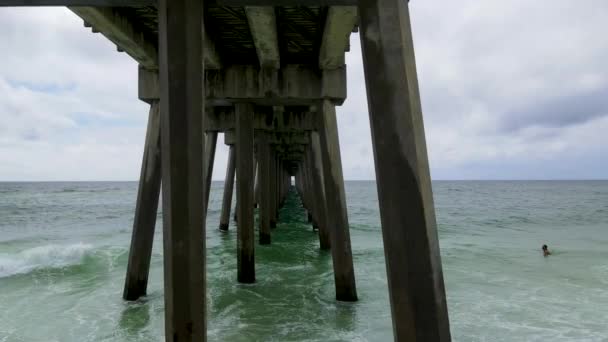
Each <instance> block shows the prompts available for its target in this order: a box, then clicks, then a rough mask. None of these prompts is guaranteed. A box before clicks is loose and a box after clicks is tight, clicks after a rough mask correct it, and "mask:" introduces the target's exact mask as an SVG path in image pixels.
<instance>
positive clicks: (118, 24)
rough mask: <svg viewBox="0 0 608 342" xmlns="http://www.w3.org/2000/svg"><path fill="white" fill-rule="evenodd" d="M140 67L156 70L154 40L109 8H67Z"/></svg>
mask: <svg viewBox="0 0 608 342" xmlns="http://www.w3.org/2000/svg"><path fill="white" fill-rule="evenodd" d="M69 9H70V10H71V11H72V12H74V13H76V14H77V15H78V16H79V17H81V18H82V19H83V20H84V21H85V22H86V23H88V24H89V25H91V26H92V27H94V29H96V30H98V32H101V33H102V34H103V35H104V36H105V37H106V38H108V40H110V41H111V42H113V43H114V44H116V45H117V46H119V47H120V49H121V50H123V51H125V52H126V53H127V54H129V56H131V57H132V58H133V59H134V60H136V61H137V62H138V63H139V64H140V65H142V66H144V67H146V68H151V69H156V68H157V67H158V54H157V52H156V43H155V42H154V40H153V39H154V38H153V37H151V36H148V35H146V34H145V33H144V32H142V31H140V30H139V29H138V28H137V27H136V26H134V25H133V23H131V22H130V21H129V19H128V18H127V17H125V16H124V15H122V14H121V13H119V12H118V11H117V10H116V9H114V8H110V7H105V8H104V7H69Z"/></svg>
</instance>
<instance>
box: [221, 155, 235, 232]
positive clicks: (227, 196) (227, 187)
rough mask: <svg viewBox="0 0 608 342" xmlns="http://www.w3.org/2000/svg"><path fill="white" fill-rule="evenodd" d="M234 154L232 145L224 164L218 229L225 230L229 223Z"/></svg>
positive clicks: (232, 189)
mask: <svg viewBox="0 0 608 342" xmlns="http://www.w3.org/2000/svg"><path fill="white" fill-rule="evenodd" d="M235 159H236V154H235V151H234V146H230V148H229V150H228V165H227V166H226V179H225V181H224V197H223V200H222V214H221V217H220V230H223V231H227V230H228V226H229V225H230V209H231V206H232V192H233V191H234V172H235V170H236V165H235Z"/></svg>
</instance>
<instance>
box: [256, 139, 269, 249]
mask: <svg viewBox="0 0 608 342" xmlns="http://www.w3.org/2000/svg"><path fill="white" fill-rule="evenodd" d="M270 158H271V156H270V145H269V144H268V136H267V135H266V134H264V133H262V134H259V135H258V163H259V164H258V165H259V170H258V171H259V173H258V174H259V176H260V177H259V180H260V220H259V222H260V228H259V235H260V236H259V242H260V245H267V244H270V217H271V208H270V201H271V198H270V196H271V193H270V182H271V181H272V180H271V178H270V167H271V165H270Z"/></svg>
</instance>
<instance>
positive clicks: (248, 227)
mask: <svg viewBox="0 0 608 342" xmlns="http://www.w3.org/2000/svg"><path fill="white" fill-rule="evenodd" d="M235 111H236V113H235V115H236V138H237V141H236V174H237V176H236V197H237V203H238V205H237V210H236V211H237V213H238V215H237V217H238V221H237V235H238V237H237V279H238V282H239V283H254V282H255V254H254V251H255V243H254V240H255V237H254V235H255V234H254V229H253V228H254V226H253V115H252V113H253V106H252V105H250V104H246V103H240V104H237V105H236V106H235Z"/></svg>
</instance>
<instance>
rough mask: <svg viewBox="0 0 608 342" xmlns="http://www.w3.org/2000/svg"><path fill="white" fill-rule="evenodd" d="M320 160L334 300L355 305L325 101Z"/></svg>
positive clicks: (332, 125)
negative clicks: (329, 231)
mask: <svg viewBox="0 0 608 342" xmlns="http://www.w3.org/2000/svg"><path fill="white" fill-rule="evenodd" d="M319 110H320V114H321V115H320V117H319V121H320V130H319V136H320V141H321V156H322V160H323V179H324V183H325V192H326V193H327V194H331V196H329V195H328V196H327V198H326V200H327V213H328V215H327V226H328V227H330V229H331V234H330V236H331V251H332V257H333V265H334V279H335V282H336V299H337V300H340V301H356V300H357V288H356V286H355V270H354V267H353V257H352V251H351V245H350V233H349V227H348V215H347V211H346V195H345V193H344V177H343V175H342V160H341V157H340V141H339V138H338V124H337V122H336V109H335V107H334V105H333V104H332V103H331V102H330V101H328V100H325V101H322V102H321V103H320V108H319Z"/></svg>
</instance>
